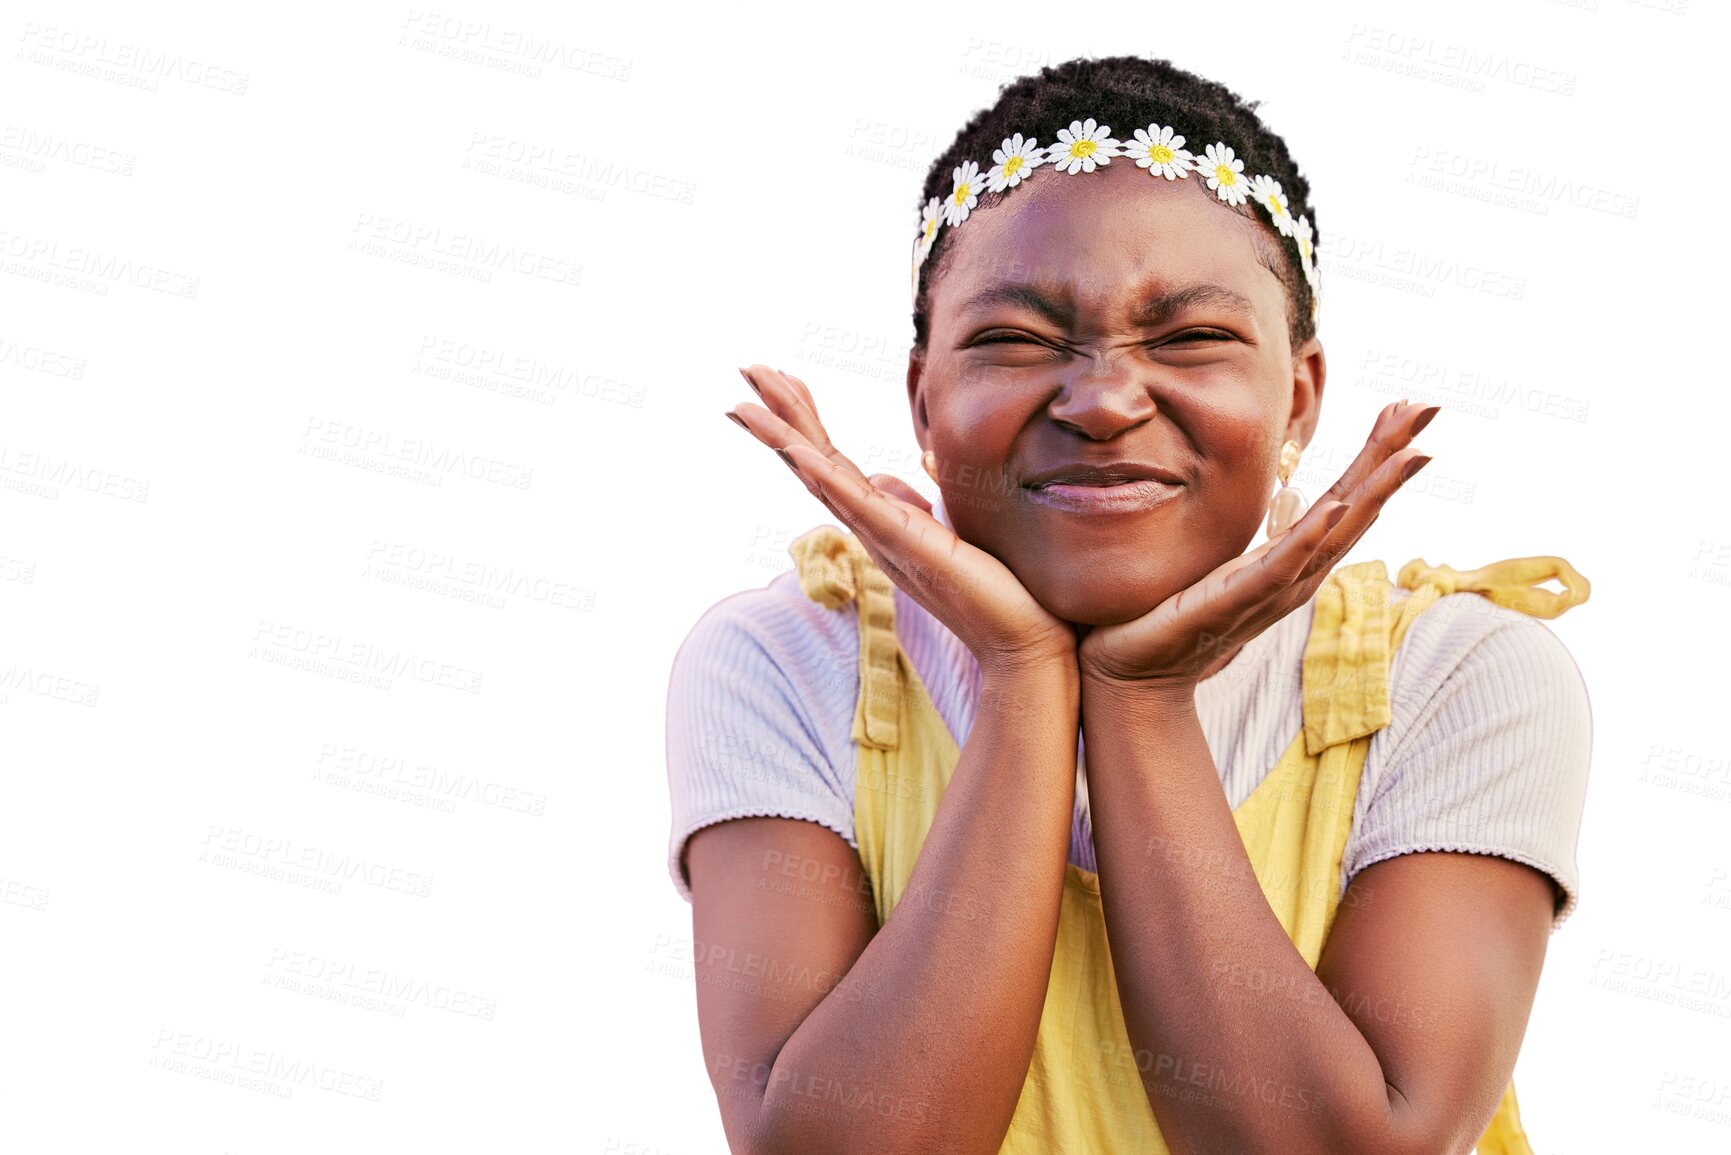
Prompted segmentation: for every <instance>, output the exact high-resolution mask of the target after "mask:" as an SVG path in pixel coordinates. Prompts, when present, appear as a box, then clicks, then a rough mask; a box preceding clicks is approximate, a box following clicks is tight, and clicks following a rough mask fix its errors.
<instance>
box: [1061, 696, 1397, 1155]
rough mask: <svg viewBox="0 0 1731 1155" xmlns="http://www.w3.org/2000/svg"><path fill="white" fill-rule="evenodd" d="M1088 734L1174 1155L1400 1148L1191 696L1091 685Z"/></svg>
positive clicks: (1131, 1023) (1104, 895)
mask: <svg viewBox="0 0 1731 1155" xmlns="http://www.w3.org/2000/svg"><path fill="white" fill-rule="evenodd" d="M1082 726H1083V732H1084V737H1085V742H1086V748H1087V755H1088V789H1089V801H1090V807H1091V812H1092V817H1093V823H1094V846H1095V854H1096V857H1097V859H1098V865H1099V872H1100V891H1101V899H1102V903H1103V905H1104V908H1105V915H1106V922H1107V926H1108V927H1109V928H1110V934H1111V951H1112V963H1113V967H1114V969H1115V971H1116V976H1117V983H1118V990H1119V995H1120V1001H1121V1002H1122V1004H1123V1007H1124V1017H1125V1023H1126V1026H1127V1028H1128V1031H1129V1036H1130V1040H1131V1043H1132V1045H1133V1046H1134V1047H1135V1049H1136V1058H1137V1065H1138V1067H1139V1069H1140V1070H1141V1073H1142V1078H1143V1081H1144V1083H1145V1085H1146V1086H1147V1090H1148V1095H1149V1102H1150V1103H1151V1105H1152V1106H1153V1108H1154V1114H1155V1117H1156V1119H1157V1120H1158V1122H1159V1124H1160V1129H1161V1133H1162V1135H1163V1136H1164V1137H1165V1139H1166V1141H1167V1144H1168V1145H1169V1146H1170V1147H1171V1149H1172V1150H1173V1152H1174V1153H1175V1155H1190V1153H1197V1155H1200V1153H1203V1152H1209V1153H1213V1152H1228V1151H1229V1152H1234V1153H1239V1152H1274V1151H1278V1152H1281V1153H1282V1155H1303V1153H1306V1152H1318V1153H1321V1152H1327V1153H1329V1155H1345V1153H1347V1152H1358V1151H1366V1152H1368V1151H1377V1152H1386V1151H1394V1150H1399V1149H1400V1148H1399V1147H1398V1146H1397V1145H1396V1143H1395V1142H1394V1138H1395V1132H1396V1127H1395V1124H1396V1119H1395V1115H1394V1112H1393V1110H1392V1108H1391V1105H1390V1099H1389V1089H1388V1085H1387V1084H1386V1082H1385V1080H1384V1076H1383V1070H1382V1067H1381V1064H1380V1063H1379V1062H1378V1060H1377V1057H1376V1054H1375V1053H1374V1052H1373V1051H1372V1049H1371V1047H1370V1044H1369V1043H1368V1042H1367V1041H1366V1040H1365V1038H1364V1036H1363V1034H1362V1033H1361V1032H1360V1031H1359V1030H1358V1028H1357V1026H1356V1025H1355V1024H1354V1023H1353V1022H1352V1020H1351V1019H1350V1018H1349V1017H1348V1016H1347V1014H1346V1012H1345V1011H1344V1010H1343V1009H1342V1008H1341V1006H1340V1004H1339V1003H1338V1002H1336V1001H1335V1000H1334V998H1333V996H1332V995H1331V994H1330V993H1329V992H1328V990H1327V988H1326V987H1325V986H1324V985H1323V983H1322V982H1321V980H1320V979H1318V978H1317V976H1316V974H1315V972H1313V971H1312V970H1311V969H1310V967H1309V966H1308V965H1307V964H1306V963H1305V961H1304V958H1303V956H1302V955H1300V954H1299V953H1298V950H1297V949H1296V948H1295V947H1294V946H1293V944H1292V941H1291V940H1290V939H1289V938H1288V937H1287V935H1286V932H1285V930H1284V929H1283V928H1282V927H1281V925H1280V921H1279V919H1278V918H1277V917H1276V916H1275V914H1274V911H1273V910H1272V909H1271V908H1270V907H1269V905H1268V902H1267V900H1266V898H1265V897H1264V896H1263V893H1262V889H1261V887H1260V885H1259V884H1258V882H1257V879H1256V875H1255V873H1254V870H1253V868H1252V866H1251V864H1250V859H1249V856H1248V854H1247V853H1246V851H1245V848H1244V842H1243V839H1242V838H1241V837H1240V835H1239V833H1238V828H1237V824H1236V822H1235V820H1234V818H1233V815H1232V811H1231V809H1230V807H1229V806H1228V805H1227V802H1226V798H1225V794H1224V792H1223V791H1222V789H1221V785H1220V777H1219V772H1218V770H1217V768H1216V767H1215V764H1214V759H1213V756H1212V754H1211V753H1210V751H1209V749H1208V745H1207V741H1206V739H1205V737H1204V734H1203V731H1202V725H1201V721H1200V719H1199V718H1198V717H1197V714H1196V707H1195V699H1194V696H1193V688H1192V689H1191V690H1188V691H1186V690H1183V689H1180V690H1176V691H1174V690H1171V689H1168V690H1164V691H1159V692H1150V691H1146V690H1143V689H1142V688H1140V687H1126V686H1124V685H1122V684H1105V683H1100V682H1097V681H1093V680H1088V679H1085V681H1084V688H1083V703H1082ZM1330 881H1331V882H1332V880H1330Z"/></svg>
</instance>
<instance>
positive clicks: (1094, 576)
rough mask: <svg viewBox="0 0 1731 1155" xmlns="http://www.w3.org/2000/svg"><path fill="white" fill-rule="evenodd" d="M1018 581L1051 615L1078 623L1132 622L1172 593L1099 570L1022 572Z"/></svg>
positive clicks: (1173, 591) (1104, 624) (1090, 624)
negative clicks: (1120, 578)
mask: <svg viewBox="0 0 1731 1155" xmlns="http://www.w3.org/2000/svg"><path fill="white" fill-rule="evenodd" d="M1022 584H1023V585H1024V586H1026V587H1027V590H1028V592H1029V593H1031V594H1033V595H1034V599H1035V600H1036V601H1038V602H1039V603H1040V604H1041V605H1043V606H1045V607H1046V609H1047V610H1048V611H1050V612H1051V613H1052V614H1054V615H1056V616H1057V617H1060V618H1063V619H1064V620H1065V621H1067V622H1074V623H1076V624H1077V625H1082V626H1115V625H1118V624H1120V623H1121V622H1129V621H1134V620H1136V619H1137V618H1139V617H1141V616H1142V615H1143V614H1145V613H1147V612H1148V611H1149V610H1151V609H1153V608H1154V607H1155V606H1157V605H1159V604H1160V603H1161V602H1163V601H1165V600H1166V599H1167V598H1168V597H1171V596H1172V594H1173V593H1175V592H1176V590H1175V589H1174V590H1168V589H1164V588H1156V587H1155V586H1153V585H1151V584H1150V583H1147V582H1140V583H1126V582H1123V581H1120V580H1117V579H1116V578H1114V577H1113V575H1112V574H1111V572H1110V571H1109V570H1108V571H1102V570H1100V569H1094V570H1091V571H1089V572H1087V573H1085V574H1078V573H1075V572H1073V571H1066V572H1054V573H1050V574H1048V573H1045V572H1043V571H1042V572H1040V573H1039V574H1037V575H1035V574H1027V575H1023V577H1022Z"/></svg>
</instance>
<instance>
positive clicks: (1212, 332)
mask: <svg viewBox="0 0 1731 1155" xmlns="http://www.w3.org/2000/svg"><path fill="white" fill-rule="evenodd" d="M1236 339H1237V338H1235V337H1233V335H1232V334H1231V333H1222V332H1221V331H1220V330H1219V329H1191V330H1189V331H1188V332H1185V333H1181V334H1179V335H1178V336H1176V337H1174V338H1172V340H1170V341H1167V342H1166V344H1168V345H1173V344H1177V343H1179V342H1183V341H1233V340H1236Z"/></svg>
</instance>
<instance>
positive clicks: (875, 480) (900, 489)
mask: <svg viewBox="0 0 1731 1155" xmlns="http://www.w3.org/2000/svg"><path fill="white" fill-rule="evenodd" d="M867 480H868V481H870V482H871V483H872V484H873V485H875V486H877V487H878V488H879V489H881V490H883V491H884V492H885V493H888V494H890V495H892V496H894V497H899V498H901V499H902V500H903V501H905V502H907V503H908V504H909V505H917V506H919V507H920V508H921V509H923V510H925V511H926V512H927V513H930V512H931V511H932V503H931V502H929V501H927V500H926V498H925V495H924V494H922V493H921V492H920V491H919V490H917V489H915V488H914V487H913V486H911V485H909V484H908V483H907V482H905V481H903V480H902V479H901V478H899V477H897V476H896V475H895V474H893V473H874V474H872V475H871V477H869V478H867Z"/></svg>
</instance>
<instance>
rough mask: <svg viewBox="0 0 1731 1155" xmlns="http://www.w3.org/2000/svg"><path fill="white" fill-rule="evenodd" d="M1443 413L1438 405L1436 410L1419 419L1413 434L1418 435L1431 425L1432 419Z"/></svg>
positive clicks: (1414, 426) (1413, 428)
mask: <svg viewBox="0 0 1731 1155" xmlns="http://www.w3.org/2000/svg"><path fill="white" fill-rule="evenodd" d="M1441 412H1442V406H1441V405H1438V406H1437V407H1436V408H1434V409H1432V410H1431V411H1430V412H1429V413H1426V414H1425V415H1424V416H1422V417H1420V418H1419V419H1418V421H1417V422H1416V423H1415V424H1414V425H1413V427H1412V431H1413V433H1414V434H1416V433H1418V431H1419V430H1420V429H1423V428H1424V427H1425V426H1426V425H1429V424H1430V423H1431V418H1433V417H1435V416H1436V415H1437V414H1438V413H1441Z"/></svg>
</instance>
